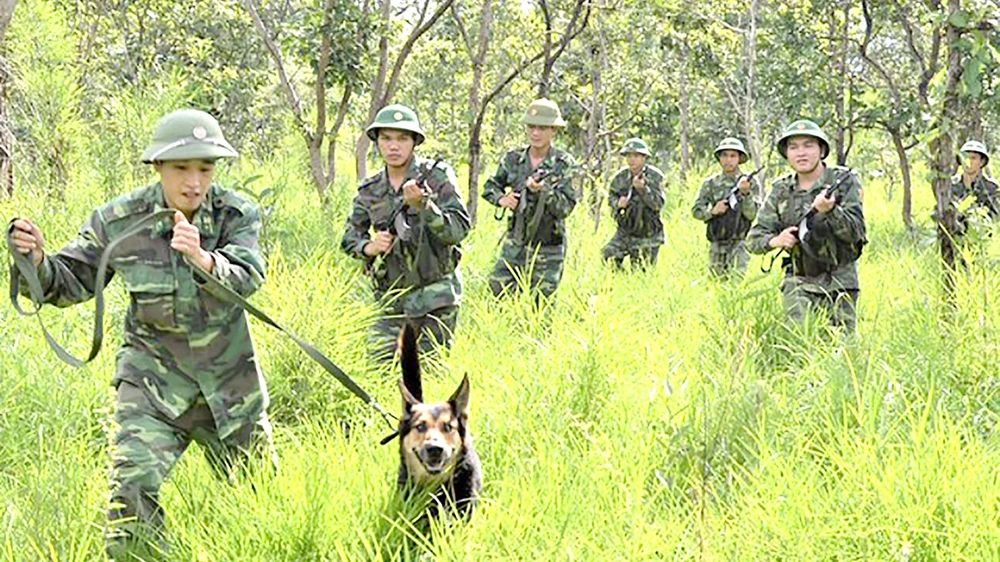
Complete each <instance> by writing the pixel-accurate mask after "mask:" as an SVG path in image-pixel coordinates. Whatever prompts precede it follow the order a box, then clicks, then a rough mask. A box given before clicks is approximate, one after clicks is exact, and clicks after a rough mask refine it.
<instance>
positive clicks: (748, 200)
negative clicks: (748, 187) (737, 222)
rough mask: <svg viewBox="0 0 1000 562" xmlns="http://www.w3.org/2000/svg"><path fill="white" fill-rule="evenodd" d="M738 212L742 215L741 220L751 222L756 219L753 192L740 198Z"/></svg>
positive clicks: (755, 201) (755, 203)
mask: <svg viewBox="0 0 1000 562" xmlns="http://www.w3.org/2000/svg"><path fill="white" fill-rule="evenodd" d="M740 212H741V213H743V218H745V219H747V220H748V221H753V219H754V218H756V216H757V199H756V198H755V197H754V196H753V192H751V193H750V194H749V195H745V196H743V197H741V198H740Z"/></svg>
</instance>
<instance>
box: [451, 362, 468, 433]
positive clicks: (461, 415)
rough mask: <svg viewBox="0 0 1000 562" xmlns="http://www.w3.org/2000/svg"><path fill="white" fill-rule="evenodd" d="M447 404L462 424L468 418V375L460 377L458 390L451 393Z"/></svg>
mask: <svg viewBox="0 0 1000 562" xmlns="http://www.w3.org/2000/svg"><path fill="white" fill-rule="evenodd" d="M448 405H449V406H451V411H452V412H455V415H456V416H458V419H459V420H460V421H461V422H462V425H463V426H464V425H465V424H466V422H468V420H469V375H468V374H466V375H465V376H463V377H462V382H461V384H459V385H458V390H456V391H455V394H452V395H451V398H449V399H448Z"/></svg>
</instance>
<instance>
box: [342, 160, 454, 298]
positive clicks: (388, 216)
mask: <svg viewBox="0 0 1000 562" xmlns="http://www.w3.org/2000/svg"><path fill="white" fill-rule="evenodd" d="M432 164H433V163H432V162H431V161H429V160H425V159H423V158H417V157H414V158H413V160H412V162H411V163H410V168H409V170H408V171H407V173H406V181H409V180H410V179H416V178H418V177H419V176H420V175H421V173H422V172H424V171H427V172H428V175H427V182H426V184H427V188H429V189H430V190H431V193H432V194H431V196H430V197H428V198H427V203H426V205H425V207H424V209H411V208H409V207H406V206H405V205H404V204H403V190H402V189H399V190H398V191H396V190H394V189H393V187H392V185H391V184H390V183H389V175H388V170H385V169H383V170H382V171H381V172H379V173H378V174H375V175H374V176H371V177H369V178H367V179H366V180H364V181H363V182H361V186H360V187H359V188H358V194H357V195H356V196H355V197H354V208H353V210H352V211H351V215H350V216H349V217H347V227H346V229H345V230H344V238H343V240H342V242H341V248H343V250H344V251H345V252H347V253H348V254H349V255H351V256H354V257H356V258H358V259H361V260H364V262H365V265H366V270H367V272H368V273H369V274H370V275H371V276H372V280H373V282H374V285H375V296H376V298H378V299H380V300H382V299H386V298H388V299H391V300H392V302H391V303H389V304H391V306H392V309H393V310H394V311H396V312H402V313H404V314H406V315H407V316H422V315H424V314H427V313H429V312H431V311H433V310H436V309H438V308H441V307H444V306H453V305H459V304H461V298H462V279H461V276H460V275H459V272H458V262H459V259H460V258H461V250H460V247H459V245H460V244H461V242H462V240H463V239H465V237H466V235H467V234H468V233H469V228H470V227H471V220H470V219H469V212H468V210H466V208H465V203H463V202H462V198H461V196H460V195H459V193H458V190H457V184H458V180H457V178H456V177H455V172H454V171H453V170H452V169H451V168H450V167H449V166H448V165H447V164H443V163H442V164H438V165H437V167H435V168H434V169H433V170H430V169H429V168H430V166H431V165H432ZM403 183H405V181H404V182H403ZM398 213H402V217H405V227H407V228H408V229H409V230H408V233H406V232H404V233H402V234H401V233H400V232H397V225H398V224H399V221H398V220H393V219H394V217H395V215H396V214H398ZM372 229H374V230H375V231H385V230H388V231H390V232H392V233H393V234H394V235H395V236H396V242H395V244H394V245H393V246H392V250H391V251H390V252H389V253H387V254H385V255H382V256H376V257H374V258H371V257H368V256H365V253H364V248H365V245H366V244H368V242H370V241H371V230H372ZM397 297H398V298H397Z"/></svg>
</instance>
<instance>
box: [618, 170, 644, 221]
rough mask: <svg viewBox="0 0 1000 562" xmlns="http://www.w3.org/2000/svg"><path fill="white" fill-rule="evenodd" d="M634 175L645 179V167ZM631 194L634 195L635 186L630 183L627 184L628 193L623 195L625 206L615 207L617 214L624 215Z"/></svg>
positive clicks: (630, 199)
mask: <svg viewBox="0 0 1000 562" xmlns="http://www.w3.org/2000/svg"><path fill="white" fill-rule="evenodd" d="M630 177H631V176H630ZM636 177H639V178H642V179H646V168H643V169H642V171H641V172H639V175H638V176H636ZM633 195H635V186H634V185H632V184H631V183H630V184H629V186H628V194H627V195H625V206H624V207H618V209H617V212H618V214H619V215H621V216H625V214H626V213H627V212H628V204H629V203H631V202H632V196H633Z"/></svg>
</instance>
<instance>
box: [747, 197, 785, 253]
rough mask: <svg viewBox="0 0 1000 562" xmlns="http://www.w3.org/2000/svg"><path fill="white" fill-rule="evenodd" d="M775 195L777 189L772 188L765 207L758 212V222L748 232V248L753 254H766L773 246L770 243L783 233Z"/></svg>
mask: <svg viewBox="0 0 1000 562" xmlns="http://www.w3.org/2000/svg"><path fill="white" fill-rule="evenodd" d="M775 197H776V193H775V190H773V189H772V190H771V194H770V195H769V196H768V197H767V200H765V201H764V208H763V209H761V211H760V212H759V213H757V222H755V223H754V225H753V226H752V227H751V228H750V232H748V233H747V249H748V250H750V252H751V253H753V254H766V253H768V252H769V251H771V246H770V245H768V243H769V242H770V241H771V239H772V238H774V237H775V236H777V235H778V234H780V233H781V225H779V224H778V213H777V210H776V205H775V201H774V200H775Z"/></svg>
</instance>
